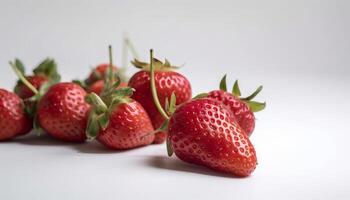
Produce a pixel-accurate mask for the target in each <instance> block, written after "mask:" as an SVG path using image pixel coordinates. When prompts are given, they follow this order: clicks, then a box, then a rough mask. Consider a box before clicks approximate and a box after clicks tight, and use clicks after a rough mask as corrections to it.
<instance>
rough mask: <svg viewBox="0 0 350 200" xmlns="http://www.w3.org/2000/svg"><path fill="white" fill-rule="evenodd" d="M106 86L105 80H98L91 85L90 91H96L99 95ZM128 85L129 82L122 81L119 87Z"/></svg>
mask: <svg viewBox="0 0 350 200" xmlns="http://www.w3.org/2000/svg"><path fill="white" fill-rule="evenodd" d="M104 86H105V84H104V80H98V81H96V82H94V83H93V84H91V85H90V86H89V88H88V92H89V93H90V92H94V93H96V94H97V95H100V94H101V93H102V91H103V88H104ZM127 86H128V84H127V83H125V82H121V83H120V85H119V87H118V88H122V87H127Z"/></svg>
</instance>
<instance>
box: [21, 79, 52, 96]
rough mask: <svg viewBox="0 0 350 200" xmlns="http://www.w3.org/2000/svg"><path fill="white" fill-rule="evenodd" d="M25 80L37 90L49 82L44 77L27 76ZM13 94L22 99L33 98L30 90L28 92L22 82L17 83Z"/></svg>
mask: <svg viewBox="0 0 350 200" xmlns="http://www.w3.org/2000/svg"><path fill="white" fill-rule="evenodd" d="M26 79H27V80H28V82H29V83H31V84H32V85H33V86H34V87H35V88H36V89H37V90H39V89H40V87H41V86H42V85H43V84H44V83H47V82H48V81H49V79H48V78H47V77H46V76H40V75H36V76H27V77H26ZM15 93H16V94H17V95H18V96H19V97H20V98H22V99H27V98H30V97H32V96H34V93H33V92H32V90H30V89H29V88H28V87H27V86H26V85H24V84H23V83H22V82H19V83H17V85H16V87H15Z"/></svg>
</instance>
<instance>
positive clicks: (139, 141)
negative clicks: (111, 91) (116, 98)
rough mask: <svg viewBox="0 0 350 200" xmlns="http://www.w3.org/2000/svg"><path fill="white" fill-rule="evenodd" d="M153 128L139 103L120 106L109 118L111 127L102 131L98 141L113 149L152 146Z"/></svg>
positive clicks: (131, 102) (134, 102)
mask: <svg viewBox="0 0 350 200" xmlns="http://www.w3.org/2000/svg"><path fill="white" fill-rule="evenodd" d="M153 131H154V129H153V126H152V122H151V120H150V118H149V117H148V115H147V113H146V111H145V110H144V109H143V108H142V106H141V104H139V103H138V102H137V101H134V100H131V101H130V102H129V103H123V104H120V105H118V106H117V107H116V108H115V109H114V110H113V111H112V113H111V114H110V116H109V125H108V127H107V128H106V129H104V130H101V131H100V133H99V135H98V137H97V140H98V141H99V142H100V143H102V144H104V145H105V146H107V147H109V148H112V149H119V150H122V149H131V148H135V147H140V146H144V145H148V144H151V143H152V142H153V140H154V135H152V134H150V135H149V136H147V137H145V135H147V134H149V133H151V132H153Z"/></svg>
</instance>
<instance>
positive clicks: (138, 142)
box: [86, 47, 154, 150]
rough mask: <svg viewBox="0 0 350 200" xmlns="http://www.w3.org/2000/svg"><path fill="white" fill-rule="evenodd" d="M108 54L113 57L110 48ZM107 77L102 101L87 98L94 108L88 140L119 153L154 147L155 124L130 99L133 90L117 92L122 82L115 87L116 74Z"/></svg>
mask: <svg viewBox="0 0 350 200" xmlns="http://www.w3.org/2000/svg"><path fill="white" fill-rule="evenodd" d="M109 51H110V55H112V53H111V51H112V49H111V47H109ZM111 66H112V65H111ZM105 77H106V83H107V84H106V86H105V87H104V91H103V92H102V95H101V97H99V96H98V95H96V94H95V93H91V94H89V95H88V96H87V98H86V101H87V102H89V103H90V104H91V105H92V110H91V112H90V117H89V123H88V128H87V135H88V137H90V138H95V137H97V140H98V141H99V142H100V143H102V144H103V145H105V146H107V147H109V148H111V149H118V150H122V149H131V148H136V147H140V146H144V145H148V144H151V143H152V142H153V140H154V135H153V134H150V133H152V132H153V131H154V129H153V126H152V122H151V120H150V118H149V116H148V114H147V112H146V111H145V110H144V108H143V107H142V106H141V104H139V103H138V102H137V101H135V100H133V99H131V98H129V97H130V96H131V95H132V92H133V89H131V88H129V87H126V88H120V89H116V88H118V87H119V83H120V80H119V81H117V82H116V83H114V80H113V79H114V75H113V74H109V75H108V76H105ZM110 83H114V84H110Z"/></svg>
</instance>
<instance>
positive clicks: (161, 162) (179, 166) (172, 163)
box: [146, 156, 244, 179]
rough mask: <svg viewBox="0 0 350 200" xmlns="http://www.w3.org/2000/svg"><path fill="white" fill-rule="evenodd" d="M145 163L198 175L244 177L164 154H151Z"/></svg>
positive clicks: (158, 167)
mask: <svg viewBox="0 0 350 200" xmlns="http://www.w3.org/2000/svg"><path fill="white" fill-rule="evenodd" d="M146 164H147V165H148V166H150V167H154V168H157V169H164V170H172V171H179V172H187V173H194V174H200V175H208V176H217V177H223V178H238V179H244V177H243V178H242V177H237V176H234V175H230V174H227V173H221V172H216V171H214V170H211V169H209V168H206V167H201V166H198V165H192V164H188V163H185V162H182V161H181V160H179V159H175V158H169V157H166V156H151V157H149V158H148V160H147V162H146Z"/></svg>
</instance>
